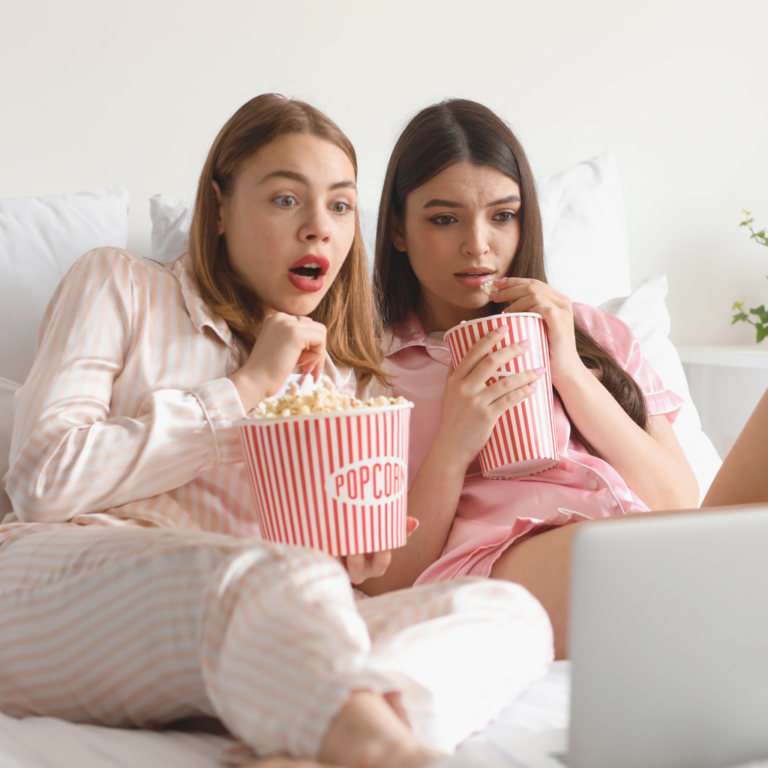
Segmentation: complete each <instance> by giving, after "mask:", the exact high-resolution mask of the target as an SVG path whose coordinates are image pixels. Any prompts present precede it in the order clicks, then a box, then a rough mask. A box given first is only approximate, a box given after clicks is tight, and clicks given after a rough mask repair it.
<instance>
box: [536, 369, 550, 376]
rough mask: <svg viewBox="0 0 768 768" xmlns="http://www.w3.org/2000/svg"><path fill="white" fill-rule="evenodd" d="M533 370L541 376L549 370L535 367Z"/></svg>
mask: <svg viewBox="0 0 768 768" xmlns="http://www.w3.org/2000/svg"><path fill="white" fill-rule="evenodd" d="M533 372H534V373H535V374H536V375H537V376H541V375H542V374H543V373H546V372H547V369H546V368H534V369H533Z"/></svg>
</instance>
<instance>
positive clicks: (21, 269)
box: [0, 187, 129, 381]
mask: <svg viewBox="0 0 768 768" xmlns="http://www.w3.org/2000/svg"><path fill="white" fill-rule="evenodd" d="M128 203H129V195H128V191H127V190H126V189H125V188H124V187H111V188H110V189H99V190H94V191H91V192H79V193H77V194H73V195H51V196H48V197H21V198H16V199H7V200H0V328H2V329H3V332H2V335H0V376H4V377H6V378H8V379H11V380H12V381H24V379H26V377H27V374H28V373H29V369H30V368H31V367H32V360H33V358H34V354H35V344H36V341H37V332H38V330H39V328H40V320H41V319H42V316H43V313H44V312H45V308H46V306H47V304H48V300H49V299H50V298H51V294H52V293H53V292H54V290H55V289H56V286H57V285H58V283H59V281H60V280H61V278H62V277H63V276H64V274H65V273H66V271H67V270H68V269H69V268H70V266H72V263H73V262H74V261H75V260H76V259H77V258H78V257H80V256H82V255H83V254H84V253H85V252H86V251H89V250H91V249H92V248H96V247H98V246H101V245H112V246H117V247H118V248H125V245H126V242H127V241H128Z"/></svg>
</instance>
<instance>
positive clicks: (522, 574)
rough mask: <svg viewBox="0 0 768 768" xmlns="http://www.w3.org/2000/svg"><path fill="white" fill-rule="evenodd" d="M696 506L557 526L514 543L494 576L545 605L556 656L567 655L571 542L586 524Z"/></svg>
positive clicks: (664, 513)
mask: <svg viewBox="0 0 768 768" xmlns="http://www.w3.org/2000/svg"><path fill="white" fill-rule="evenodd" d="M694 511H696V510H671V511H668V512H666V511H665V512H643V513H639V514H633V515H624V516H619V517H603V518H598V519H597V520H585V521H583V522H579V523H571V524H570V525H565V526H562V527H560V528H554V529H552V530H550V531H545V532H544V533H539V534H537V535H535V536H532V537H531V538H530V539H524V540H523V541H521V542H519V543H517V544H513V545H512V546H511V547H509V549H507V550H506V551H505V552H504V553H503V554H502V555H501V557H499V559H498V560H497V561H496V562H495V563H494V565H493V568H492V569H491V578H493V579H505V580H506V581H513V582H515V583H516V584H521V585H522V586H524V587H525V588H526V589H527V590H528V591H529V592H530V593H531V594H532V595H533V596H534V597H535V598H537V599H538V600H539V602H540V603H541V604H542V605H543V606H544V608H545V610H546V611H547V613H548V614H549V619H550V621H551V622H552V629H553V630H554V635H555V659H567V658H568V603H569V599H570V581H571V545H572V543H573V537H574V536H575V535H576V533H577V532H578V531H580V530H581V528H582V526H584V525H606V524H608V523H612V524H616V525H620V524H621V521H622V520H627V519H629V518H637V517H638V516H642V517H649V516H651V515H653V516H654V517H655V516H657V515H677V514H687V513H688V512H694Z"/></svg>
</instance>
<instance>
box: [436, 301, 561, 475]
mask: <svg viewBox="0 0 768 768" xmlns="http://www.w3.org/2000/svg"><path fill="white" fill-rule="evenodd" d="M504 324H506V325H508V326H509V328H510V331H509V335H508V336H507V337H506V338H504V339H502V340H501V341H500V342H499V343H498V344H496V345H495V346H494V347H493V349H494V351H495V350H497V349H501V347H506V346H507V345H509V344H511V343H513V342H516V341H522V340H523V339H530V341H531V346H530V348H529V349H528V350H526V352H525V353H524V354H522V355H520V357H517V358H515V359H514V360H512V361H511V362H509V363H506V364H505V365H503V366H502V367H501V368H499V370H498V371H497V374H496V376H495V377H491V378H490V379H488V381H487V382H486V383H487V384H489V385H490V384H493V383H494V382H495V381H497V380H498V379H499V378H500V377H502V376H508V375H510V374H512V373H519V372H520V371H527V370H530V369H532V368H546V371H545V373H544V374H543V375H542V377H541V379H540V380H539V381H540V383H539V386H538V388H537V389H536V390H535V391H534V393H533V394H532V395H530V397H527V398H526V399H525V400H523V401H522V402H520V403H518V404H517V405H515V406H513V407H512V408H510V409H509V410H508V411H506V412H505V413H504V414H503V415H502V417H501V418H500V419H499V420H498V421H497V422H496V426H494V428H493V432H492V433H491V438H490V440H489V441H488V442H487V443H486V444H485V447H484V448H483V450H482V451H481V452H480V466H481V467H482V470H483V475H484V476H485V477H490V478H496V479H501V480H505V479H510V478H513V477H522V476H523V475H534V474H536V473H537V472H543V471H544V470H545V469H550V468H552V467H554V466H555V465H556V464H557V462H558V460H559V455H558V452H557V436H556V433H555V413H554V403H553V397H552V375H551V372H550V368H549V348H548V346H547V334H546V333H545V331H544V321H543V320H542V317H541V315H539V314H536V313H535V312H514V313H513V312H510V313H504V314H501V315H492V316H491V317H483V318H481V319H479V320H472V321H470V322H466V323H462V324H461V325H457V326H455V327H453V328H451V329H450V330H449V331H448V332H447V333H446V334H445V340H446V341H447V342H448V344H449V345H450V348H451V356H452V357H453V364H454V366H457V365H458V364H459V363H460V362H461V360H462V359H463V357H464V355H465V354H466V353H467V352H468V350H469V349H470V347H472V346H473V345H474V344H476V343H477V342H478V341H479V340H480V339H481V338H482V337H483V336H485V334H486V333H488V332H489V331H491V330H493V329H494V328H498V327H499V326H501V325H504Z"/></svg>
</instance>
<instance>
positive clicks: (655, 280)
mask: <svg viewBox="0 0 768 768" xmlns="http://www.w3.org/2000/svg"><path fill="white" fill-rule="evenodd" d="M668 290H669V289H668V286H667V278H666V276H665V275H655V276H654V277H649V278H648V279H647V280H643V282H642V283H640V285H638V286H637V288H635V290H634V291H632V293H631V294H630V295H629V296H627V297H625V298H618V299H611V300H610V301H606V302H603V303H602V304H601V305H600V309H604V310H606V311H607V312H610V313H611V314H613V315H616V317H618V318H619V319H620V320H623V321H624V322H625V323H626V324H627V325H628V326H629V327H630V329H631V330H632V333H633V334H634V335H635V337H636V338H637V340H638V342H639V343H640V348H641V350H642V352H643V356H644V357H645V359H646V360H648V362H649V363H650V364H651V366H652V367H653V369H654V370H655V371H656V373H658V374H659V376H660V377H661V380H662V382H664V386H665V387H667V388H668V389H671V390H672V391H673V392H674V393H675V394H677V395H680V397H682V398H684V399H685V404H684V405H683V407H682V408H681V409H680V413H679V414H678V416H677V419H676V420H675V423H674V424H673V429H674V430H675V434H676V435H677V439H678V440H679V441H680V445H681V446H682V447H683V451H685V455H686V457H687V459H688V461H689V462H690V464H691V466H692V467H693V471H694V472H695V473H696V479H697V480H698V482H699V501H701V500H702V499H703V498H704V496H705V494H706V492H707V490H708V489H709V486H710V485H711V484H712V480H713V479H714V477H715V475H716V474H717V471H718V469H720V465H721V464H722V461H721V460H720V456H719V455H718V453H717V451H716V450H715V446H714V445H713V444H712V441H711V440H710V439H709V438H708V437H707V435H706V434H705V433H704V432H703V431H702V429H701V419H700V418H699V414H698V411H697V410H696V406H695V405H694V404H693V401H692V400H691V395H690V392H689V391H688V380H687V379H686V377H685V371H684V370H683V364H682V363H681V362H680V356H679V355H678V353H677V350H676V349H675V346H674V344H672V342H671V341H670V340H669V329H670V318H669V311H668V310H667V306H666V303H665V302H664V297H665V296H666V295H667V292H668Z"/></svg>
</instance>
